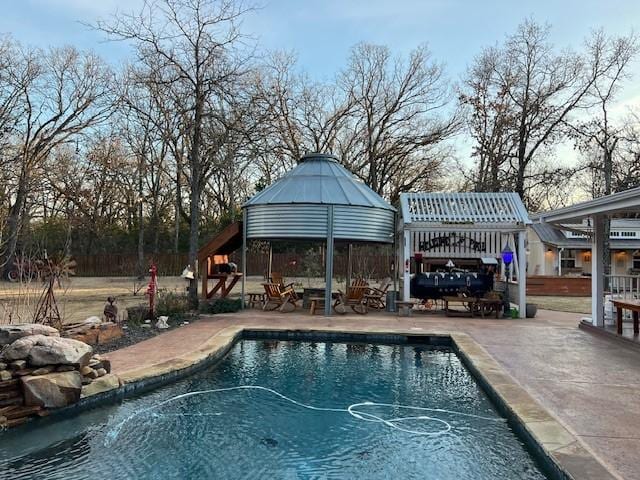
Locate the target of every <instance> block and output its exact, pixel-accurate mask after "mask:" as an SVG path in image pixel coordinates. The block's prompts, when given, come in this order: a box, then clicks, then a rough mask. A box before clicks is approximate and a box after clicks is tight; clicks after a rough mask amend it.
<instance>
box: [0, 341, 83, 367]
mask: <svg viewBox="0 0 640 480" xmlns="http://www.w3.org/2000/svg"><path fill="white" fill-rule="evenodd" d="M92 353H93V349H92V348H91V347H90V346H89V345H87V344H86V343H82V342H79V341H77V340H72V339H70V338H61V337H46V336H44V335H32V336H30V337H23V338H20V339H18V340H16V341H15V342H13V343H12V344H11V345H9V346H8V347H5V350H3V352H2V356H3V358H4V360H8V361H13V360H23V359H26V360H27V361H28V363H29V365H32V366H36V367H40V366H45V365H74V366H78V367H83V366H85V365H87V364H88V363H89V360H90V359H91V354H92Z"/></svg>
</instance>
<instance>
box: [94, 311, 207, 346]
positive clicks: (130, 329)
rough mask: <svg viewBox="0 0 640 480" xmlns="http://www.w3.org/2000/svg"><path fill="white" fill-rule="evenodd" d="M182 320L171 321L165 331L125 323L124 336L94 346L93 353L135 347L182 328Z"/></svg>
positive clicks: (192, 319)
mask: <svg viewBox="0 0 640 480" xmlns="http://www.w3.org/2000/svg"><path fill="white" fill-rule="evenodd" d="M197 319H198V317H197V316H193V317H188V318H185V319H184V320H186V321H188V322H189V323H192V322H194V321H196V320H197ZM182 321H183V320H182V319H181V320H180V321H178V322H176V323H173V322H172V321H171V320H169V322H168V324H169V328H165V329H164V330H160V329H158V328H155V327H154V326H153V324H151V326H150V327H143V326H142V325H127V323H126V322H125V323H124V324H123V328H124V327H126V328H124V335H123V336H122V337H120V338H118V339H116V340H112V341H111V342H108V343H103V344H102V345H94V346H93V352H94V353H100V354H102V353H109V352H113V351H114V350H119V349H121V348H124V347H128V346H129V345H134V344H136V343H139V342H142V341H144V340H148V339H149V338H152V337H155V336H156V335H160V334H161V333H165V332H170V331H171V330H174V329H176V328H180V325H181V324H182Z"/></svg>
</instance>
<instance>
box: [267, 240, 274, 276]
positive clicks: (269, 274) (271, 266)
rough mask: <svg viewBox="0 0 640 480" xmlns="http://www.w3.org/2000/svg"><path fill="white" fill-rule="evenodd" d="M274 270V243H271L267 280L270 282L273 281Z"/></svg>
mask: <svg viewBox="0 0 640 480" xmlns="http://www.w3.org/2000/svg"><path fill="white" fill-rule="evenodd" d="M272 268H273V242H272V241H269V265H268V266H267V278H266V280H267V281H268V282H270V281H271V269H272Z"/></svg>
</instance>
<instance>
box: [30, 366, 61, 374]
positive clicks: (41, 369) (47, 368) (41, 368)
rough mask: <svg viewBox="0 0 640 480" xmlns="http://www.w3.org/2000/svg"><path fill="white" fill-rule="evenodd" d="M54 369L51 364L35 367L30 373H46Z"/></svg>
mask: <svg viewBox="0 0 640 480" xmlns="http://www.w3.org/2000/svg"><path fill="white" fill-rule="evenodd" d="M55 369H56V367H55V366H53V365H47V366H46V367H40V368H36V369H35V370H34V371H33V372H31V375H46V374H47V373H51V372H53V371H54V370H55Z"/></svg>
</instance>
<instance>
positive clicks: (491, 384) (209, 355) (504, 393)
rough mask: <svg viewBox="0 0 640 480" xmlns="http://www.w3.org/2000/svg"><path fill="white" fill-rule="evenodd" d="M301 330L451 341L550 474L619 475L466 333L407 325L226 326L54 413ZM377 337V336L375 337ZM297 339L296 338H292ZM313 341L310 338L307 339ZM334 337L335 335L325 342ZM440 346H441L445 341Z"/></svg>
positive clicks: (152, 384)
mask: <svg viewBox="0 0 640 480" xmlns="http://www.w3.org/2000/svg"><path fill="white" fill-rule="evenodd" d="M245 331H246V332H257V333H259V332H265V333H266V332H280V333H285V332H292V333H294V334H295V333H296V332H300V333H304V334H306V335H313V334H317V335H318V336H323V335H354V336H359V337H363V339H364V340H366V338H367V336H369V337H370V339H371V341H376V340H377V341H380V340H381V339H380V337H381V336H402V337H410V338H438V339H440V340H443V339H450V346H451V347H452V348H453V349H454V351H455V352H456V354H458V356H459V357H460V359H461V360H462V362H463V363H464V365H465V366H466V367H467V369H468V370H469V371H470V372H471V374H472V375H473V376H474V377H475V379H476V380H477V381H478V383H479V384H480V386H481V387H482V389H483V390H484V392H485V393H486V394H487V395H488V396H489V397H490V398H491V400H492V401H493V403H494V404H495V405H496V407H497V408H498V410H499V411H500V413H501V414H503V415H504V416H505V417H506V418H507V419H508V420H509V421H510V422H511V424H512V426H513V428H514V430H516V433H517V434H518V435H519V436H520V438H521V440H523V441H525V443H527V445H528V446H529V448H530V449H532V450H533V452H534V454H535V455H536V456H537V457H538V458H539V459H540V460H541V461H542V462H543V464H544V465H545V467H546V469H547V470H548V472H547V473H549V474H551V475H552V477H553V478H557V479H572V480H574V479H575V480H577V479H585V480H592V479H593V480H607V479H620V477H619V476H617V475H615V474H613V473H612V472H610V471H609V470H608V469H607V468H606V467H605V466H604V465H603V464H602V463H601V462H600V461H599V460H598V459H597V458H596V457H595V456H594V455H593V454H591V453H590V452H589V451H588V450H587V449H586V448H585V447H584V446H583V444H582V443H581V442H580V441H579V440H578V439H577V438H575V436H574V435H573V434H572V433H571V432H569V430H567V429H566V428H565V427H564V426H563V425H561V424H560V422H558V421H557V420H556V419H555V418H554V417H553V416H552V415H551V414H550V413H549V412H548V411H547V410H546V409H545V408H544V407H543V406H542V405H540V403H539V402H538V401H537V400H535V399H534V398H533V397H531V395H530V394H529V393H528V392H527V391H526V390H525V389H524V388H523V387H522V386H520V385H519V384H518V383H517V382H516V381H515V380H514V379H513V378H512V377H511V376H510V375H509V374H508V373H507V372H506V371H505V370H504V369H503V368H502V367H501V366H500V365H499V364H498V363H497V362H496V360H494V359H493V357H492V356H491V355H490V354H489V353H488V352H487V351H486V350H485V349H484V348H483V347H482V346H481V345H480V344H478V343H477V342H476V341H475V340H473V338H472V337H471V336H469V335H468V334H466V333H461V332H436V331H434V332H425V331H421V332H416V331H409V330H405V329H396V328H390V329H374V330H372V329H370V328H369V329H366V330H365V329H362V330H360V329H352V328H351V329H350V328H346V329H345V328H339V327H336V328H331V327H323V328H312V327H310V328H299V327H298V328H284V327H280V328H279V327H277V326H271V325H269V326H253V325H252V326H251V327H247V326H244V325H234V326H229V327H226V328H224V329H222V330H220V331H219V332H217V333H216V334H214V335H213V336H211V337H210V338H209V339H208V340H207V341H205V342H204V343H203V344H202V345H200V346H199V347H198V348H197V349H196V350H194V351H192V352H189V353H187V354H184V355H181V356H178V357H175V358H173V359H170V360H167V361H164V362H161V363H159V364H156V365H152V366H149V367H142V368H138V369H135V370H130V371H127V372H125V373H122V374H114V375H116V376H117V377H118V380H119V382H118V383H117V384H116V383H115V382H113V383H111V384H110V385H106V386H105V388H104V389H99V390H98V391H95V392H90V394H89V395H83V397H82V398H81V400H80V402H79V403H77V404H75V405H73V406H70V407H66V408H64V409H60V410H56V411H53V412H51V413H52V414H54V415H55V414H60V413H67V412H69V413H75V412H77V411H79V410H84V409H87V408H91V407H92V406H95V405H99V404H106V403H111V402H113V401H114V400H122V399H124V398H125V397H128V396H131V395H133V394H136V393H141V392H143V391H146V390H151V389H154V388H158V387H160V386H163V385H166V384H169V383H172V382H174V381H176V380H179V379H182V378H184V377H186V376H189V375H191V374H193V373H195V372H197V371H198V370H201V369H204V368H206V367H209V366H211V365H213V364H215V363H217V362H218V361H219V360H221V359H222V358H223V357H224V356H225V355H226V354H227V353H228V352H229V350H230V349H231V348H232V347H233V346H234V345H235V343H236V342H237V341H238V340H241V339H242V338H243V333H244V332H245ZM376 336H377V337H378V338H377V339H376V338H375V337H376ZM291 340H295V338H293V337H292V338H291ZM307 340H308V339H307ZM324 340H327V341H330V340H331V338H326V339H323V340H322V341H324ZM436 344H442V343H441V342H440V341H439V342H437V343H436Z"/></svg>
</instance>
